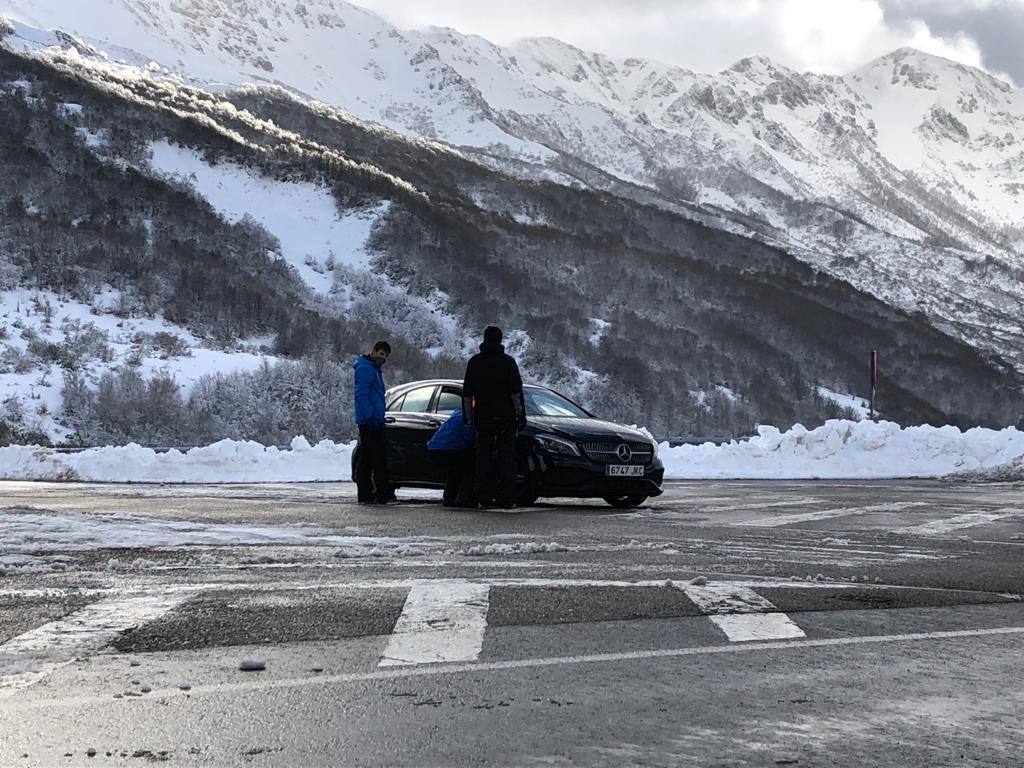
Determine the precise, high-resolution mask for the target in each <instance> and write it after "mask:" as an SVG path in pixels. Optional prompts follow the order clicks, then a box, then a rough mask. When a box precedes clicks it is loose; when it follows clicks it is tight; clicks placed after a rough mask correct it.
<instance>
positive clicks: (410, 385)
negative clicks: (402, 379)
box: [387, 379, 547, 395]
mask: <svg viewBox="0 0 1024 768" xmlns="http://www.w3.org/2000/svg"><path fill="white" fill-rule="evenodd" d="M438 384H441V385H449V386H453V387H458V388H459V389H462V379H423V380H422V381H410V382H406V383H405V384H396V385H395V386H393V387H390V388H389V389H388V391H387V394H389V395H393V394H395V393H396V392H401V391H403V390H410V389H418V388H419V387H430V386H436V385H438ZM523 386H524V387H525V388H526V389H547V387H542V386H540V385H539V384H524V385H523Z"/></svg>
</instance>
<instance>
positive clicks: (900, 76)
mask: <svg viewBox="0 0 1024 768" xmlns="http://www.w3.org/2000/svg"><path fill="white" fill-rule="evenodd" d="M850 77H851V78H852V79H855V80H860V79H868V80H874V81H876V82H884V81H887V82H888V85H889V86H893V87H903V88H914V89H918V90H924V91H934V92H948V91H950V90H978V91H981V92H983V93H985V94H986V95H988V96H992V95H995V94H1010V93H1012V92H1013V91H1014V90H1015V89H1014V87H1013V86H1012V85H1010V84H1009V83H1007V82H1004V81H1003V80H1000V79H999V78H997V77H994V76H992V75H990V74H988V73H987V72H983V71H981V70H979V69H975V68H974V67H969V66H966V65H964V64H961V63H959V62H956V61H952V60H951V59H946V58H943V57H941V56H936V55H934V54H930V53H925V52H924V51H920V50H918V49H916V48H906V47H905V48H899V49H897V50H895V51H893V52H892V53H888V54H886V55H885V56H880V57H879V58H877V59H875V60H873V61H871V62H869V63H868V64H866V65H864V66H863V67H860V68H859V69H857V70H855V71H854V72H852V73H851V75H850Z"/></svg>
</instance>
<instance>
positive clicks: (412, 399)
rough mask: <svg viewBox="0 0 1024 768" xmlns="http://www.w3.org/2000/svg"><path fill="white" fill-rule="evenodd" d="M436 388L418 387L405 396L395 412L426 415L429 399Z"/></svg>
mask: <svg viewBox="0 0 1024 768" xmlns="http://www.w3.org/2000/svg"><path fill="white" fill-rule="evenodd" d="M435 389H437V387H436V386H430V387H420V388H419V389H414V390H412V391H411V392H408V393H407V394H406V395H405V400H404V401H403V402H402V404H401V406H400V407H399V408H397V409H396V410H399V411H402V412H403V413H426V412H427V409H429V408H430V399H431V398H432V397H433V396H434V390H435Z"/></svg>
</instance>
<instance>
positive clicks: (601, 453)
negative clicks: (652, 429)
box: [583, 440, 654, 464]
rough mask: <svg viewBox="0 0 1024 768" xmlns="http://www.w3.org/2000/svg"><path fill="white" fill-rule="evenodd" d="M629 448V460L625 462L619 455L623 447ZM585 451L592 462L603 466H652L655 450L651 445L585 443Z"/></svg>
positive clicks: (619, 442) (621, 442)
mask: <svg viewBox="0 0 1024 768" xmlns="http://www.w3.org/2000/svg"><path fill="white" fill-rule="evenodd" d="M623 445H625V446H627V447H628V448H629V453H630V456H629V460H628V461H623V459H622V457H621V456H620V455H619V449H620V448H621V446H623ZM583 450H584V452H585V453H586V454H587V456H588V457H589V458H590V459H591V461H596V462H599V463H601V464H650V463H651V462H652V461H653V460H654V448H653V447H652V446H651V444H650V443H636V442H623V441H621V440H615V441H601V442H586V443H583Z"/></svg>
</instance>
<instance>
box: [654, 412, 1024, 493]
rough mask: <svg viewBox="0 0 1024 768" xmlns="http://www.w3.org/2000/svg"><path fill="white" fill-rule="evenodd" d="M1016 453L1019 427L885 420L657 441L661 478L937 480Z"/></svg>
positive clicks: (1022, 439)
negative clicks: (721, 438)
mask: <svg viewBox="0 0 1024 768" xmlns="http://www.w3.org/2000/svg"><path fill="white" fill-rule="evenodd" d="M1022 454H1024V432H1020V431H1018V430H1017V429H1015V428H1013V427H1008V428H1006V429H1002V430H994V429H983V428H980V427H978V428H975V429H969V430H967V431H966V432H961V431H960V430H959V429H957V428H956V427H949V426H947V427H930V426H921V427H906V428H903V427H900V425H899V424H895V423H893V422H891V421H881V422H872V421H858V422H854V421H840V420H834V421H829V422H826V423H825V424H824V425H822V426H820V427H818V428H817V429H812V430H808V429H805V428H804V427H802V426H801V425H799V424H797V425H796V426H794V427H793V428H792V429H790V430H788V431H786V432H780V431H779V430H778V429H776V428H775V427H764V426H762V427H758V434H757V436H756V437H752V438H750V439H749V440H745V441H743V442H732V443H728V444H725V445H713V444H711V443H705V444H704V445H683V446H678V447H675V448H667V447H666V446H664V445H663V446H662V449H661V458H662V461H664V462H665V468H666V473H665V474H666V476H667V477H672V478H679V479H687V478H693V479H709V478H710V479H800V478H808V479H870V478H892V477H940V476H943V475H948V474H950V473H952V472H963V471H973V470H979V469H988V468H991V467H995V466H998V465H1000V464H1005V463H1006V462H1008V461H1010V460H1012V459H1014V458H1016V457H1018V456H1021V455H1022Z"/></svg>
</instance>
